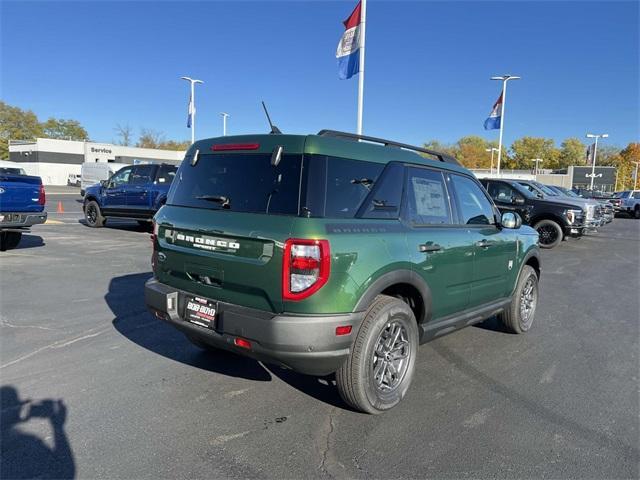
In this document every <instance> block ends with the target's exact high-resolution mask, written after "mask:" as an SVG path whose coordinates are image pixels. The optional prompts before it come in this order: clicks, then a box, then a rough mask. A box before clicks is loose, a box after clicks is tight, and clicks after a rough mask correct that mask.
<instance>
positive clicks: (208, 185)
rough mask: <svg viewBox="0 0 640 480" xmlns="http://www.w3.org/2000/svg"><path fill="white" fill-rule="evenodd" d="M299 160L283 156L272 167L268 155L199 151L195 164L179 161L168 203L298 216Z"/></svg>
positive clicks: (295, 156) (296, 157)
mask: <svg viewBox="0 0 640 480" xmlns="http://www.w3.org/2000/svg"><path fill="white" fill-rule="evenodd" d="M300 163H301V157H300V155H283V157H282V160H281V161H280V163H279V164H278V166H277V167H274V166H272V165H271V155H270V154H268V155H267V154H238V153H234V154H223V155H216V154H209V155H202V154H201V155H200V157H199V160H198V162H197V163H196V164H195V165H191V161H190V160H188V159H186V160H185V161H184V162H183V163H182V166H181V167H180V169H179V170H178V173H177V175H176V181H175V182H173V183H172V184H171V189H170V190H169V195H168V200H167V203H168V204H169V205H179V206H185V207H197V208H208V209H229V210H230V211H234V212H255V213H273V214H285V215H297V214H298V193H299V189H300Z"/></svg>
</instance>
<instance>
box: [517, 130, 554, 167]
mask: <svg viewBox="0 0 640 480" xmlns="http://www.w3.org/2000/svg"><path fill="white" fill-rule="evenodd" d="M511 152H512V158H511V159H510V162H509V163H510V165H509V168H515V169H521V170H530V169H532V168H533V167H534V164H533V162H532V161H531V160H532V159H534V158H541V159H542V160H543V162H542V164H540V168H558V165H559V161H558V160H559V156H560V151H559V150H558V149H557V148H556V146H555V142H554V141H553V140H552V139H550V138H542V137H522V138H519V139H518V140H516V141H514V142H513V144H512V145H511Z"/></svg>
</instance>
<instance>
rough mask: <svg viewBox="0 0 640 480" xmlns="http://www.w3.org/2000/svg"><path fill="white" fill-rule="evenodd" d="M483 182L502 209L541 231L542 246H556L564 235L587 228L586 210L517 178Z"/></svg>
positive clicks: (579, 234) (580, 231)
mask: <svg viewBox="0 0 640 480" xmlns="http://www.w3.org/2000/svg"><path fill="white" fill-rule="evenodd" d="M480 183H482V185H483V186H484V188H485V189H486V190H487V192H488V193H489V195H490V196H491V198H493V201H494V202H495V204H496V206H497V207H498V208H499V209H500V211H501V212H506V211H512V212H517V213H518V214H520V216H521V217H522V221H523V222H524V223H525V224H527V225H530V226H532V227H533V228H535V229H536V230H537V231H538V234H539V235H540V240H539V243H540V246H541V247H542V248H553V247H556V246H558V245H559V244H560V242H562V240H563V238H564V237H566V236H572V237H577V236H581V235H582V233H583V231H584V228H585V220H586V214H585V211H584V210H583V209H582V208H580V207H579V206H577V205H574V204H572V203H571V202H563V201H562V200H561V199H555V197H547V198H541V197H540V196H538V195H536V194H534V193H533V192H531V191H530V190H528V189H526V188H525V187H523V186H522V185H520V183H519V182H517V181H515V180H504V179H494V178H484V179H482V180H480Z"/></svg>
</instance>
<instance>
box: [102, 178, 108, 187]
mask: <svg viewBox="0 0 640 480" xmlns="http://www.w3.org/2000/svg"><path fill="white" fill-rule="evenodd" d="M108 183H109V180H100V185H102V186H103V187H106V186H107V184H108Z"/></svg>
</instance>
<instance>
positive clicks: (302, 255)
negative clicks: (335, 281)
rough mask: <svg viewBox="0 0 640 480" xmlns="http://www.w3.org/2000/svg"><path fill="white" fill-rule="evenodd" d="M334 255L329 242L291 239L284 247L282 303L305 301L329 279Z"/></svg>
mask: <svg viewBox="0 0 640 480" xmlns="http://www.w3.org/2000/svg"><path fill="white" fill-rule="evenodd" d="M330 270H331V252H330V251H329V242H328V241H327V240H307V239H299V238H290V239H289V240H287V241H286V242H285V244H284V258H283V265H282V298H283V300H294V301H295V300H303V299H305V298H307V297H309V296H311V295H313V294H314V293H315V292H317V291H318V290H320V288H322V286H323V285H324V284H325V283H327V280H329V273H330Z"/></svg>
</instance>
